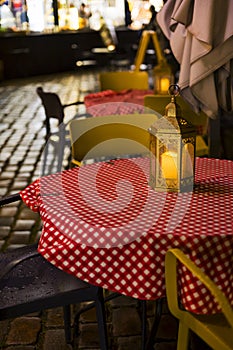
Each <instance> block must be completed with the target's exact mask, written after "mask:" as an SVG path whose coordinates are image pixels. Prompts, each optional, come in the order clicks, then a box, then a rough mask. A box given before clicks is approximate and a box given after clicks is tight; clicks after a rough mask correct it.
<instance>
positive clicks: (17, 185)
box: [11, 180, 28, 192]
mask: <svg viewBox="0 0 233 350" xmlns="http://www.w3.org/2000/svg"><path fill="white" fill-rule="evenodd" d="M27 185H28V181H22V180H16V181H14V182H13V184H12V185H11V190H15V192H19V191H21V190H24V189H25V187H27Z"/></svg>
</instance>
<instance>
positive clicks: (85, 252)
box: [21, 158, 233, 313]
mask: <svg viewBox="0 0 233 350" xmlns="http://www.w3.org/2000/svg"><path fill="white" fill-rule="evenodd" d="M148 169H149V160H148V159H146V158H145V159H142V158H133V159H119V160H114V161H111V162H105V163H104V162H102V163H95V164H92V165H86V166H83V167H81V168H73V169H70V170H67V171H64V172H62V173H57V174H52V175H49V176H46V177H42V178H40V179H38V180H36V181H34V182H33V183H32V184H31V185H29V186H28V187H27V188H26V189H25V190H23V191H21V197H22V199H23V200H24V202H25V203H26V204H27V205H28V206H29V207H30V208H31V209H32V210H34V211H37V212H39V213H40V215H41V218H42V220H43V231H42V235H41V239H40V242H39V248H38V249H39V251H40V253H41V254H42V255H43V256H44V257H45V258H46V259H47V260H49V261H50V262H51V263H52V264H54V265H56V266H57V267H59V268H61V269H62V270H64V271H66V272H68V273H71V274H73V275H75V276H77V277H78V278H81V279H82V280H85V281H87V282H90V283H92V284H94V285H99V286H102V287H103V288H107V289H109V290H111V291H116V292H119V293H122V294H125V295H128V296H132V297H135V298H139V299H147V300H154V299H157V298H160V297H164V296H165V280H164V259H165V253H166V251H167V250H168V249H169V248H174V247H179V248H180V249H182V250H183V251H184V252H185V253H186V254H187V255H188V256H189V257H190V258H191V259H192V260H193V261H194V262H195V263H196V264H197V265H198V266H200V267H201V268H203V269H204V271H205V272H206V273H207V274H208V275H209V276H210V277H211V279H212V280H213V281H214V282H215V283H217V285H218V286H219V287H220V288H221V289H222V290H223V291H224V293H225V294H226V296H227V297H228V298H229V300H230V302H231V304H232V305H233V220H232V213H233V162H232V161H227V160H218V159H204V158H197V161H196V176H195V189H194V191H193V192H190V193H179V194H177V193H166V192H159V193H158V192H156V191H154V190H152V189H151V188H150V187H149V186H148V171H149V170H148ZM179 280H180V284H181V289H182V301H183V304H184V306H185V307H186V308H187V309H188V310H191V311H193V312H196V313H214V312H217V311H218V309H217V307H216V304H215V302H214V300H213V299H212V298H211V297H210V295H209V293H208V292H207V290H206V289H205V288H204V286H202V285H199V283H198V282H197V280H196V279H195V278H193V277H192V275H190V274H189V273H188V272H187V271H185V270H183V273H182V277H181V278H180V279H179Z"/></svg>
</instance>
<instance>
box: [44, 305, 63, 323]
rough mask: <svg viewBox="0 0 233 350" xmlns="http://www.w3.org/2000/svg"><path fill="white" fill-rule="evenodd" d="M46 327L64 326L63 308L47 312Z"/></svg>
mask: <svg viewBox="0 0 233 350" xmlns="http://www.w3.org/2000/svg"><path fill="white" fill-rule="evenodd" d="M45 325H46V327H54V326H61V327H63V326H64V321H63V308H62V307H61V308H55V309H49V310H47V320H46V323H45Z"/></svg>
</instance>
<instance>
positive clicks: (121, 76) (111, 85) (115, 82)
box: [99, 71, 149, 91]
mask: <svg viewBox="0 0 233 350" xmlns="http://www.w3.org/2000/svg"><path fill="white" fill-rule="evenodd" d="M148 79H149V77H148V73H147V72H134V71H117V72H103V73H100V74H99V82H100V90H101V91H103V90H114V91H121V90H128V89H138V90H148V89H149V80H148Z"/></svg>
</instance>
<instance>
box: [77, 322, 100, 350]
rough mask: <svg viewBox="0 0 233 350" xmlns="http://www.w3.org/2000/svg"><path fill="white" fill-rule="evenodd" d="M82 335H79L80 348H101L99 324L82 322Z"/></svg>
mask: <svg viewBox="0 0 233 350" xmlns="http://www.w3.org/2000/svg"><path fill="white" fill-rule="evenodd" d="M79 330H80V335H79V337H78V349H93V348H94V349H96V348H99V346H100V345H99V344H100V343H99V334H98V326H97V323H95V324H91V323H88V324H80V325H79Z"/></svg>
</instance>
